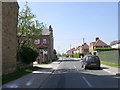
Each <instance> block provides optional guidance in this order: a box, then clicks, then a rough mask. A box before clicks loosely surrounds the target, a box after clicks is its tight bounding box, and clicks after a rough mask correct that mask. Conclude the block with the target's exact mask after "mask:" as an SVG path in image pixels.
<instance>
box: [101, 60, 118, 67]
mask: <svg viewBox="0 0 120 90" xmlns="http://www.w3.org/2000/svg"><path fill="white" fill-rule="evenodd" d="M101 64H105V65H108V66H112V67H119V68H120V65H118V64H116V63H111V62H105V61H101Z"/></svg>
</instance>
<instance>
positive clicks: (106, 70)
mask: <svg viewBox="0 0 120 90" xmlns="http://www.w3.org/2000/svg"><path fill="white" fill-rule="evenodd" d="M103 70H104V71H106V72H108V73H110V74H113V75H114V74H115V73H113V72H111V71H109V70H106V69H103Z"/></svg>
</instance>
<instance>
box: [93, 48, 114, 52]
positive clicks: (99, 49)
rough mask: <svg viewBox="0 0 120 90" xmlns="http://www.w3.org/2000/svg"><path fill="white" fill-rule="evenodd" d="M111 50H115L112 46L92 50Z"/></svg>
mask: <svg viewBox="0 0 120 90" xmlns="http://www.w3.org/2000/svg"><path fill="white" fill-rule="evenodd" d="M111 50H115V49H113V48H95V49H94V51H111Z"/></svg>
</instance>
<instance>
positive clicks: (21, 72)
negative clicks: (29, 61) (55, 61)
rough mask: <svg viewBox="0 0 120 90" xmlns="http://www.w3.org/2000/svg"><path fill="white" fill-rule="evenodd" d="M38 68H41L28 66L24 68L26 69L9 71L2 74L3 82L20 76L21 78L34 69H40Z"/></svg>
mask: <svg viewBox="0 0 120 90" xmlns="http://www.w3.org/2000/svg"><path fill="white" fill-rule="evenodd" d="M38 69H39V68H38V67H28V68H24V69H21V70H17V71H15V72H13V73H9V74H7V75H3V76H2V84H5V83H7V82H10V81H13V80H16V79H18V78H20V77H22V76H24V75H27V74H29V73H32V71H34V70H38Z"/></svg>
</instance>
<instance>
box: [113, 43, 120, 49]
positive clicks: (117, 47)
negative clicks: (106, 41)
mask: <svg viewBox="0 0 120 90" xmlns="http://www.w3.org/2000/svg"><path fill="white" fill-rule="evenodd" d="M111 47H112V48H116V49H120V44H115V45H112V46H111Z"/></svg>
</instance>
